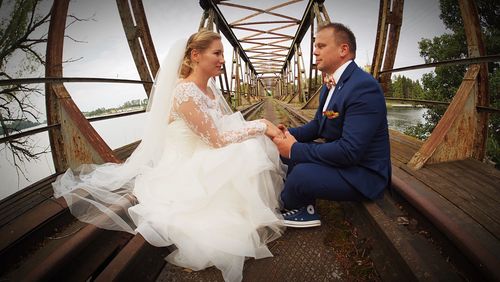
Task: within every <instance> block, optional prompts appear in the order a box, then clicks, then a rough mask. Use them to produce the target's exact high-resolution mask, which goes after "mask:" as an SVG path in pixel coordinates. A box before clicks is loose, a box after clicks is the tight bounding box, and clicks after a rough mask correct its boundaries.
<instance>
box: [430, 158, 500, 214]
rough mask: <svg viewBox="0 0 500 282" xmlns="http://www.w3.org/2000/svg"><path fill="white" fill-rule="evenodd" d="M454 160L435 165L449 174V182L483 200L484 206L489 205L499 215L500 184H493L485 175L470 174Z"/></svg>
mask: <svg viewBox="0 0 500 282" xmlns="http://www.w3.org/2000/svg"><path fill="white" fill-rule="evenodd" d="M455 163H456V162H449V163H443V164H442V165H439V166H436V167H437V168H438V169H439V171H443V172H445V173H446V174H448V175H449V176H448V177H447V179H450V181H451V182H453V183H455V184H456V185H457V188H460V189H464V190H466V191H468V192H469V193H471V194H472V195H476V197H477V198H478V200H480V201H481V200H482V201H485V202H486V203H485V207H487V206H491V208H492V209H493V210H495V212H494V213H496V212H498V216H499V217H500V185H499V184H498V183H499V182H497V184H496V185H493V184H492V183H490V182H489V181H488V180H489V179H488V177H487V176H484V175H481V174H478V175H472V174H471V173H470V171H469V170H466V169H462V168H461V167H459V166H457V165H456V164H455Z"/></svg>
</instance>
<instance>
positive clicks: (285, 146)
mask: <svg viewBox="0 0 500 282" xmlns="http://www.w3.org/2000/svg"><path fill="white" fill-rule="evenodd" d="M280 129H281V128H280ZM273 142H274V144H276V147H278V151H279V152H280V155H281V156H282V157H285V158H288V159H289V158H290V151H291V150H292V145H293V144H294V143H295V142H297V139H295V137H293V135H292V134H290V132H288V130H287V131H285V138H280V137H275V138H273Z"/></svg>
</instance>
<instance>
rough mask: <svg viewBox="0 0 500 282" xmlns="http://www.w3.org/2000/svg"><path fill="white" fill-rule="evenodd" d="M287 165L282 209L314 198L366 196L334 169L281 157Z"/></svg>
mask: <svg viewBox="0 0 500 282" xmlns="http://www.w3.org/2000/svg"><path fill="white" fill-rule="evenodd" d="M281 159H282V161H283V163H285V164H286V165H287V166H288V171H287V178H286V181H285V187H284V189H283V191H282V192H281V200H282V201H283V203H284V205H285V208H286V209H297V208H300V207H303V206H307V205H309V204H313V205H314V204H315V202H316V199H326V200H331V201H363V200H367V198H366V197H365V196H364V195H363V194H361V193H360V192H359V191H358V190H356V188H354V187H352V186H351V185H350V184H349V183H347V182H346V181H345V180H344V179H343V178H342V176H341V175H340V173H339V171H338V169H337V168H335V167H332V166H326V165H321V164H316V163H298V164H297V163H293V162H292V161H291V160H290V159H287V158H283V157H282V158H281Z"/></svg>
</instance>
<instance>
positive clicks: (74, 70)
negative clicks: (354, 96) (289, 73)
mask: <svg viewBox="0 0 500 282" xmlns="http://www.w3.org/2000/svg"><path fill="white" fill-rule="evenodd" d="M49 2H51V1H49ZM231 2H232V3H238V4H242V5H249V4H248V3H251V5H253V6H258V7H260V8H263V9H265V8H269V7H271V6H275V5H277V4H280V3H283V2H286V1H284V0H280V1H276V0H264V1H262V0H259V1H254V0H252V1H249V0H239V1H231ZM438 2H439V1H438V0H406V1H405V6H404V15H403V26H402V30H401V35H400V42H399V47H398V52H397V56H396V62H395V67H401V66H408V65H414V64H420V63H423V59H422V58H421V57H420V56H419V54H418V45H417V42H418V41H419V40H421V39H422V38H432V37H434V36H437V35H441V34H443V33H444V32H445V29H444V26H443V24H442V21H441V20H440V19H439V3H438ZM143 4H144V7H145V10H146V16H147V20H148V23H149V28H150V31H151V35H152V37H153V41H154V44H155V48H156V51H157V54H158V57H159V59H160V62H161V61H162V58H163V57H164V55H165V54H166V52H167V51H168V48H169V45H170V44H171V42H173V41H175V39H177V38H181V37H188V36H189V35H190V34H192V33H194V32H196V30H197V29H198V25H199V23H200V19H201V16H202V12H203V10H202V9H201V7H200V6H199V3H198V1H197V0H185V1H177V0H175V1H174V0H143ZM306 5H307V1H302V2H299V3H296V4H293V5H290V6H286V7H283V8H280V9H278V10H275V12H279V13H282V14H286V15H288V16H293V17H296V18H299V19H300V18H302V15H303V13H304V9H305V7H306ZM324 5H325V6H326V8H327V11H328V14H329V16H330V19H331V20H332V21H336V22H341V23H344V24H345V25H347V26H349V27H350V28H351V29H352V31H353V32H354V34H355V35H356V38H357V45H358V51H357V58H356V63H357V64H358V65H360V66H364V65H366V64H371V60H372V57H373V48H374V43H375V36H376V31H377V20H378V19H377V17H378V9H379V1H376V0H350V1H341V0H326V1H325V2H324ZM220 9H221V10H222V12H223V14H224V15H225V17H226V18H227V21H228V22H231V21H233V20H235V19H238V18H241V17H243V16H246V15H248V14H250V13H252V12H250V11H246V10H242V9H238V8H233V7H220ZM69 13H71V14H73V15H75V16H78V17H81V18H92V19H93V20H92V21H87V22H80V23H76V24H74V25H72V26H70V27H69V28H68V29H67V31H66V33H67V34H68V35H70V36H71V37H72V38H75V39H77V40H80V41H84V43H76V42H73V41H71V40H69V39H67V40H66V41H65V46H64V58H65V59H76V58H80V57H83V59H81V60H79V61H77V62H74V63H70V64H66V65H65V67H64V76H68V77H71V76H77V77H105V78H127V79H139V76H138V74H137V70H136V67H135V65H134V63H133V59H132V56H131V54H130V50H129V47H128V44H127V41H126V38H125V34H124V31H123V27H122V25H121V22H120V17H119V14H118V10H117V7H116V1H114V0H73V1H71V2H70V7H69ZM258 19H259V18H254V19H253V20H258ZM261 19H264V18H261ZM236 34H237V36H238V35H243V34H246V33H245V32H236ZM309 38H310V35H309V33H307V34H306V36H305V39H304V41H303V44H302V49H303V53H304V55H305V56H304V57H305V63H306V65H308V63H309V58H308V54H309ZM225 49H226V50H225V56H226V67H227V68H228V70H229V71H230V68H231V57H232V48H231V46H230V45H229V44H225ZM429 70H431V69H429ZM429 70H426V71H429ZM423 72H425V71H421V70H419V71H410V72H405V73H400V74H404V75H406V76H409V77H411V78H412V79H418V78H420V77H421V75H422V73H423ZM42 75H43V72H42ZM66 87H67V88H68V89H69V90H70V93H71V95H72V97H73V99H74V100H75V102H76V103H77V105H78V106H79V107H80V109H81V110H82V111H89V110H93V109H95V108H98V107H115V106H119V105H121V104H123V103H124V102H125V101H128V100H131V99H143V98H145V97H146V96H145V93H144V90H143V88H142V86H140V85H128V84H89V83H67V84H66Z"/></svg>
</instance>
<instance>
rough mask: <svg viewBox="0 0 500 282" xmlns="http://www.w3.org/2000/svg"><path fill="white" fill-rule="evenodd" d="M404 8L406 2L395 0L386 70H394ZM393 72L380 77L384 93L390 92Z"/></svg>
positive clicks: (385, 64)
mask: <svg viewBox="0 0 500 282" xmlns="http://www.w3.org/2000/svg"><path fill="white" fill-rule="evenodd" d="M403 7H404V0H393V1H392V9H391V11H390V16H389V18H388V20H389V25H390V27H389V35H388V40H387V49H386V50H385V56H384V67H383V69H384V70H388V69H392V68H393V67H394V61H395V60H396V51H397V50H398V43H399V33H400V31H401V24H402V22H403ZM391 74H392V73H391V72H386V73H384V74H383V75H381V76H380V84H381V86H382V90H383V91H384V93H387V92H388V91H389V87H390V84H391Z"/></svg>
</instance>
